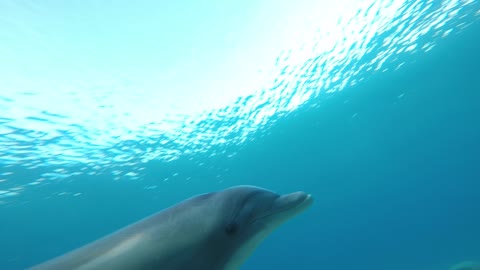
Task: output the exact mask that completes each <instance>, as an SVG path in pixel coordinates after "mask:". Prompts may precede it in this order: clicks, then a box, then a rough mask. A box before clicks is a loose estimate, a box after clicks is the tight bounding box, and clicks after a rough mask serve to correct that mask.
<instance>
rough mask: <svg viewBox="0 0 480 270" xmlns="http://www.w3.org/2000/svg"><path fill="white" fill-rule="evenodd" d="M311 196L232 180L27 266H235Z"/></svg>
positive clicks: (215, 269) (176, 269)
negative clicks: (233, 183)
mask: <svg viewBox="0 0 480 270" xmlns="http://www.w3.org/2000/svg"><path fill="white" fill-rule="evenodd" d="M312 202H313V198H312V196H310V195H309V194H306V193H304V192H294V193H290V194H286V195H279V194H276V193H274V192H272V191H269V190H266V189H262V188H259V187H254V186H236V187H231V188H228V189H225V190H222V191H218V192H212V193H207V194H202V195H198V196H195V197H192V198H190V199H187V200H185V201H182V202H180V203H178V204H176V205H174V206H171V207H169V208H167V209H165V210H163V211H160V212H158V213H156V214H154V215H152V216H150V217H147V218H145V219H143V220H140V221H138V222H137V223H134V224H132V225H130V226H127V227H125V228H123V229H120V230H119V231H117V232H115V233H113V234H111V235H108V236H106V237H104V238H101V239H99V240H97V241H95V242H92V243H90V244H88V245H86V246H83V247H80V248H79V249H76V250H74V251H71V252H69V253H67V254H65V255H63V256H60V257H57V258H54V259H52V260H50V261H47V262H45V263H42V264H40V265H37V266H34V267H33V268H30V270H100V269H101V270H110V269H111V270H147V269H148V270H236V269H239V268H240V266H241V265H242V264H243V263H244V262H245V260H247V258H248V257H249V256H250V255H251V254H252V252H253V251H254V250H255V248H256V247H257V246H258V245H259V244H260V243H261V242H262V241H263V240H264V239H265V237H267V236H268V235H269V234H270V233H271V232H272V231H273V230H275V229H276V228H277V227H278V226H280V225H281V224H282V223H284V222H285V221H287V220H289V219H290V218H292V217H294V216H295V215H297V214H299V213H300V212H302V211H303V210H305V209H306V208H307V207H308V206H310V205H311V204H312Z"/></svg>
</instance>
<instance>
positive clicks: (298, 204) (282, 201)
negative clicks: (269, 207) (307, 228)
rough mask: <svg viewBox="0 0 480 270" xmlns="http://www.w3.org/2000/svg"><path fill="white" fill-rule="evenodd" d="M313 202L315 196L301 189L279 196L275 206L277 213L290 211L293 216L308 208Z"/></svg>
mask: <svg viewBox="0 0 480 270" xmlns="http://www.w3.org/2000/svg"><path fill="white" fill-rule="evenodd" d="M312 203H313V197H312V196H311V195H310V194H307V193H305V192H303V191H299V192H294V193H290V194H286V195H282V196H280V197H278V198H277V199H276V200H275V202H274V207H273V208H274V209H275V210H276V211H277V213H280V212H290V214H292V216H293V215H297V214H299V213H300V212H302V211H303V210H305V209H307V208H308V207H309V206H310V205H312Z"/></svg>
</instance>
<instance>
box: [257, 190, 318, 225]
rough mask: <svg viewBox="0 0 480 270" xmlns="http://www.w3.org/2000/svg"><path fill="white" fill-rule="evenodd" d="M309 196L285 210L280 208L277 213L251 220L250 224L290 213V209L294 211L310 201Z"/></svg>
mask: <svg viewBox="0 0 480 270" xmlns="http://www.w3.org/2000/svg"><path fill="white" fill-rule="evenodd" d="M311 197H312V196H311V195H310V194H308V195H307V196H305V198H304V199H303V200H302V201H301V202H298V203H295V204H292V205H289V206H287V207H285V208H280V209H279V210H278V211H274V212H271V213H268V214H266V215H263V216H260V217H258V218H256V219H254V220H252V221H251V222H250V223H253V222H257V221H259V220H262V219H265V218H268V217H270V216H274V215H278V214H281V213H283V212H287V211H290V210H292V209H295V208H297V207H299V206H301V205H303V204H304V203H306V202H307V201H308V200H309V199H311Z"/></svg>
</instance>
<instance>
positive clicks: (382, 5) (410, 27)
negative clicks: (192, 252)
mask: <svg viewBox="0 0 480 270" xmlns="http://www.w3.org/2000/svg"><path fill="white" fill-rule="evenodd" d="M362 4H363V6H359V7H360V8H359V9H358V10H355V12H353V13H352V14H341V17H339V18H338V20H336V21H334V22H330V24H328V25H319V24H316V22H315V18H313V19H312V18H309V20H310V21H308V22H307V21H306V23H308V24H310V26H309V27H306V28H305V29H302V30H304V31H302V32H303V33H304V34H303V36H302V38H301V39H298V40H297V42H296V43H294V44H291V46H290V47H289V48H286V49H285V50H284V51H282V52H280V53H279V54H278V57H277V59H276V61H275V62H273V63H271V65H270V66H269V69H268V70H266V71H263V72H262V73H261V75H260V76H261V77H262V78H263V79H262V80H260V81H257V85H251V86H250V87H253V88H255V89H252V91H250V94H247V95H239V96H238V97H237V99H236V101H234V102H230V103H228V105H226V106H220V107H217V108H209V109H203V110H200V111H194V112H190V113H186V112H185V113H183V112H182V111H181V110H180V111H179V110H173V109H172V108H170V107H169V108H166V107H168V106H173V107H175V106H176V105H175V104H176V103H181V102H182V100H177V99H173V100H170V99H168V91H167V92H165V91H160V89H159V88H158V86H155V87H153V86H152V85H154V84H155V83H157V82H158V80H157V79H155V80H152V81H151V82H150V83H148V82H142V81H141V80H136V79H128V76H123V74H122V75H118V76H112V77H102V76H101V75H98V76H99V77H96V78H93V79H92V77H88V76H89V75H88V76H87V75H85V76H84V75H82V74H79V75H78V78H77V80H76V81H75V80H72V81H69V80H62V79H60V78H59V79H58V80H56V81H51V80H47V79H45V80H42V79H41V78H23V77H22V76H19V78H20V79H19V78H15V77H12V78H6V77H2V80H1V81H0V87H1V89H2V91H1V93H0V164H2V168H1V169H0V173H1V174H0V200H5V199H6V198H8V197H13V196H16V195H18V194H20V193H22V192H23V191H24V190H25V189H26V188H28V186H35V185H41V184H44V183H48V182H50V181H61V180H63V179H66V178H69V177H74V176H78V175H83V174H88V175H95V174H100V173H104V172H106V171H108V172H110V173H111V174H112V175H113V177H114V179H116V180H119V179H122V178H129V179H138V178H140V177H141V175H142V170H143V168H144V165H145V164H146V163H148V162H149V161H151V160H162V161H171V160H175V159H178V158H179V157H182V156H188V155H194V154H196V153H206V152H209V153H210V154H211V155H225V156H232V155H234V153H231V152H228V151H227V150H226V149H227V146H229V145H230V146H231V145H241V144H242V143H244V142H246V141H248V140H251V139H252V136H253V134H255V133H256V132H258V131H259V130H262V129H265V128H266V127H268V126H269V125H270V124H271V123H272V122H274V121H275V120H276V119H278V118H281V117H283V116H284V115H286V114H288V113H290V112H292V111H294V110H295V109H297V108H298V107H299V106H302V105H304V104H305V103H307V102H310V103H311V104H314V103H315V101H316V100H319V99H320V98H321V97H322V96H323V95H327V94H330V93H334V92H336V91H341V90H342V89H344V88H345V87H347V86H351V85H354V84H356V83H358V82H360V81H362V80H365V79H367V78H368V77H369V76H371V74H372V73H374V72H383V71H385V70H389V69H398V68H401V67H402V66H403V65H405V64H406V63H405V60H404V59H405V56H406V55H412V54H414V53H424V52H428V51H430V50H432V49H433V48H434V47H435V45H436V43H437V42H438V41H439V40H440V39H443V38H446V37H447V36H449V35H451V34H453V33H456V32H458V31H461V30H462V29H465V28H466V27H468V26H469V25H470V24H472V23H473V22H475V21H477V20H478V17H479V15H480V9H479V7H478V4H476V3H475V1H473V0H470V1H467V0H463V1H460V0H458V1H441V3H440V1H432V0H431V1H364V2H362ZM0 20H1V18H0ZM312 20H313V22H312ZM311 24H313V26H312V25H311ZM22 27H23V28H26V29H30V28H28V26H26V25H22ZM0 30H1V28H0ZM27 32H28V31H27ZM31 34H32V35H37V34H38V33H36V32H35V31H33V32H31ZM40 37H41V35H39V38H40ZM42 40H43V39H42ZM204 66H205V68H208V63H205V64H204ZM184 76H185V77H186V80H188V74H185V75H184ZM94 77H95V76H94ZM126 77H127V79H125V78H126ZM178 83H179V84H181V82H178ZM197 91H202V89H199V90H197ZM211 98H215V97H211ZM165 99H166V100H167V101H165V102H162V103H161V104H159V100H165ZM205 100H206V101H208V99H204V100H203V101H205ZM199 102H200V101H199ZM13 167H15V168H21V169H25V170H30V171H34V170H37V171H38V172H39V173H38V177H34V179H27V180H25V181H24V182H21V183H19V182H18V181H16V182H15V183H13V182H12V181H11V179H12V172H11V171H12V168H13ZM73 167H75V168H82V169H80V170H78V169H75V170H74V169H72V170H73V171H71V169H70V168H73Z"/></svg>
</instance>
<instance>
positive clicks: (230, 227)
mask: <svg viewBox="0 0 480 270" xmlns="http://www.w3.org/2000/svg"><path fill="white" fill-rule="evenodd" d="M237 230H238V226H237V224H235V223H229V224H228V225H227V226H225V233H226V234H227V235H232V234H235V233H236V232H237Z"/></svg>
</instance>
